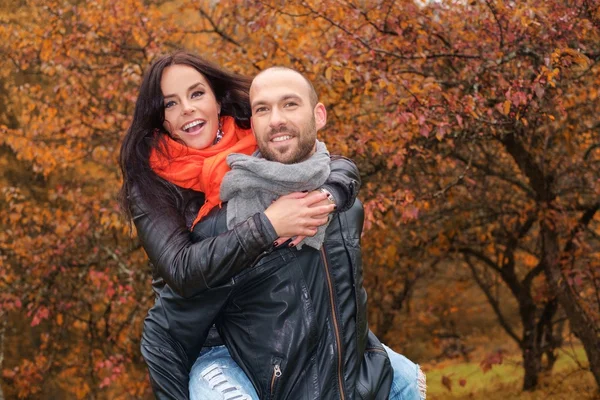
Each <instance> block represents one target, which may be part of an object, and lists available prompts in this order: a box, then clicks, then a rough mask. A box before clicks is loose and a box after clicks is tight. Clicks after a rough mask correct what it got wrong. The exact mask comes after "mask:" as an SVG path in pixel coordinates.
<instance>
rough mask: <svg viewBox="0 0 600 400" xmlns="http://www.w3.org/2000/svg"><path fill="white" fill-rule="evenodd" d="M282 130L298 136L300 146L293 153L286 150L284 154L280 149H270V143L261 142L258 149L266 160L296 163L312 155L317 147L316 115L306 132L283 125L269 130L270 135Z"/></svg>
mask: <svg viewBox="0 0 600 400" xmlns="http://www.w3.org/2000/svg"><path fill="white" fill-rule="evenodd" d="M282 132H289V133H290V134H292V135H293V136H294V137H296V138H297V139H298V147H297V148H296V149H295V150H294V151H293V152H291V153H287V152H286V153H285V154H282V153H281V152H279V151H272V150H270V149H269V146H268V144H264V143H259V144H258V149H259V150H260V153H261V154H262V156H263V157H264V158H265V159H266V160H269V161H277V162H280V163H282V164H296V163H299V162H302V161H304V160H306V159H307V158H309V157H310V156H311V155H312V153H313V151H314V149H315V140H316V139H317V138H316V136H317V134H316V132H317V126H316V122H315V118H314V117H313V118H311V120H310V122H309V124H308V126H307V127H306V129H305V130H304V132H298V131H297V130H295V129H294V130H292V129H289V128H288V127H286V126H283V127H281V128H280V129H276V130H272V131H271V132H269V136H271V135H273V134H275V133H282Z"/></svg>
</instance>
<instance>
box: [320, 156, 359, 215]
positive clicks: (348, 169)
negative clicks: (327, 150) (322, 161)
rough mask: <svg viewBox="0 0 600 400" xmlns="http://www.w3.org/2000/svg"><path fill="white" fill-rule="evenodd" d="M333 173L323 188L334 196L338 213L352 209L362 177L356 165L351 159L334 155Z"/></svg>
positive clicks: (332, 159)
mask: <svg viewBox="0 0 600 400" xmlns="http://www.w3.org/2000/svg"><path fill="white" fill-rule="evenodd" d="M330 167H331V173H330V174H329V178H327V180H326V181H325V183H324V184H323V186H322V188H323V189H325V190H327V191H328V192H329V193H331V194H332V196H333V198H334V200H335V204H336V206H337V210H336V211H337V212H342V211H346V210H348V209H350V207H352V204H354V200H356V196H357V195H358V190H359V189H360V175H359V172H358V168H357V167H356V164H354V162H353V161H352V160H350V159H349V158H346V157H343V156H338V155H332V156H331V164H330Z"/></svg>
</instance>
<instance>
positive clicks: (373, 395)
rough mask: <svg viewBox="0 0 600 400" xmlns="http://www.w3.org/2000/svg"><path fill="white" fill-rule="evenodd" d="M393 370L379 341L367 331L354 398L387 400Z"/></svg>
mask: <svg viewBox="0 0 600 400" xmlns="http://www.w3.org/2000/svg"><path fill="white" fill-rule="evenodd" d="M393 377H394V372H393V370H392V366H391V364H390V359H389V357H388V354H387V352H386V351H385V349H384V348H383V346H382V345H381V342H380V341H379V340H378V339H377V337H376V336H375V335H374V334H373V332H371V331H369V335H368V339H367V347H366V349H365V353H364V356H363V360H362V363H361V365H360V371H359V373H358V377H357V380H356V399H358V400H387V398H388V396H389V394H390V388H391V386H392V379H393Z"/></svg>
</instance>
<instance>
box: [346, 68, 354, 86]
mask: <svg viewBox="0 0 600 400" xmlns="http://www.w3.org/2000/svg"><path fill="white" fill-rule="evenodd" d="M344 82H346V84H348V85H349V84H350V83H351V82H352V75H351V73H350V70H349V69H347V70H346V71H345V72H344Z"/></svg>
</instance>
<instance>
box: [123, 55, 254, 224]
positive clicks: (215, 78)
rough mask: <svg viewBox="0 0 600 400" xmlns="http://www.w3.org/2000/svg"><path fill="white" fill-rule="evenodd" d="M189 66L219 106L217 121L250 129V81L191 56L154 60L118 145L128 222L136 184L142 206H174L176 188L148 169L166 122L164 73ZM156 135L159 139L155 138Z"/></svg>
mask: <svg viewBox="0 0 600 400" xmlns="http://www.w3.org/2000/svg"><path fill="white" fill-rule="evenodd" d="M172 65H187V66H190V67H192V68H194V69H196V70H197V71H198V72H200V73H201V74H202V75H203V76H204V78H205V79H206V81H207V82H208V84H209V85H210V87H211V89H212V90H213V92H214V94H215V98H216V100H217V102H218V103H219V104H220V105H221V116H231V117H233V118H234V119H235V123H236V125H238V126H239V127H240V128H243V129H249V128H250V116H251V111H250V100H249V98H248V91H249V89H250V83H251V79H250V78H248V77H245V76H241V75H237V74H234V73H231V72H228V71H226V70H224V69H222V68H220V67H219V66H217V65H216V64H213V63H212V62H210V61H207V60H205V59H203V58H201V57H199V56H197V55H195V54H192V53H189V52H185V51H178V52H176V53H173V54H169V55H165V56H162V57H160V58H158V59H157V60H155V61H154V62H153V63H152V65H151V66H150V68H149V69H148V70H147V71H146V73H145V74H144V78H143V80H142V84H141V86H140V90H139V95H138V98H137V101H136V103H135V110H134V112H133V121H132V122H131V126H130V127H129V129H128V130H127V134H126V135H125V138H124V139H123V143H122V145H121V153H120V156H119V165H120V167H121V172H122V173H123V185H122V186H121V190H120V192H119V202H120V205H121V209H122V210H123V212H124V213H125V214H126V215H127V216H128V217H131V198H130V195H131V190H132V187H133V186H134V185H135V187H136V190H138V191H139V195H140V196H143V199H144V202H146V203H147V204H149V205H150V206H151V207H165V206H166V207H169V206H171V207H176V206H177V204H178V202H177V200H178V191H177V190H176V189H175V187H174V185H173V184H171V183H169V182H166V181H165V180H163V179H161V178H160V177H158V175H156V174H155V173H154V171H153V170H152V168H151V167H150V161H149V159H150V152H151V150H152V149H157V146H158V143H159V141H160V139H161V138H162V135H167V134H168V133H167V131H166V130H165V129H164V127H163V122H164V120H165V109H164V98H163V94H162V91H161V88H160V82H161V79H162V74H163V71H164V70H165V68H167V67H169V66H172ZM156 133H158V134H156Z"/></svg>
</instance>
